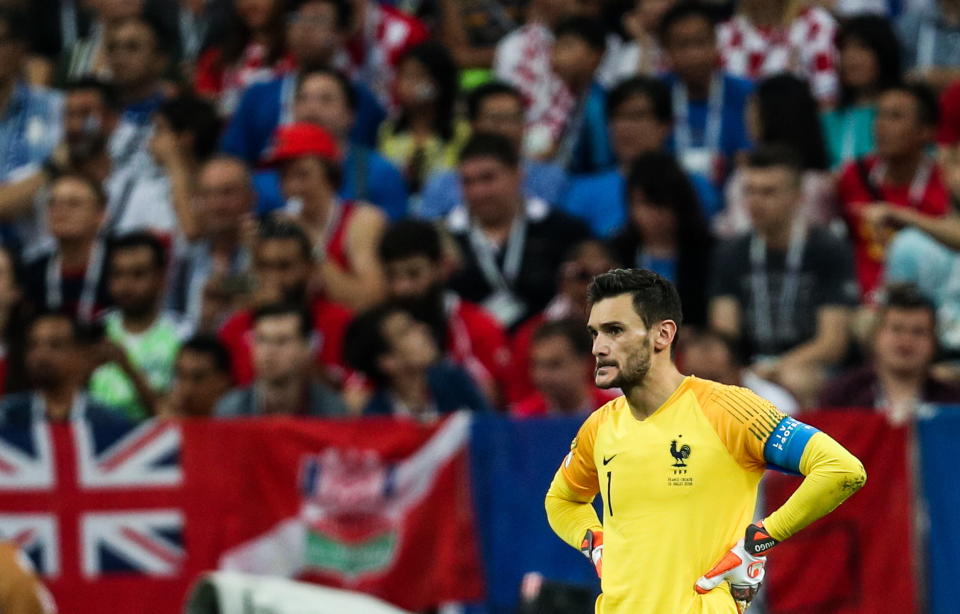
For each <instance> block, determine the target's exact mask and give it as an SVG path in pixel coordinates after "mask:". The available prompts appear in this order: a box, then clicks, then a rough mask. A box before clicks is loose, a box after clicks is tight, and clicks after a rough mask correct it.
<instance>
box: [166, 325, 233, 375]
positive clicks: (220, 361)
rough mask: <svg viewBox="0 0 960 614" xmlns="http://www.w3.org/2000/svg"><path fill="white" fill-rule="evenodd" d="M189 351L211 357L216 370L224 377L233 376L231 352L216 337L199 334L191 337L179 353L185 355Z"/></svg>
mask: <svg viewBox="0 0 960 614" xmlns="http://www.w3.org/2000/svg"><path fill="white" fill-rule="evenodd" d="M187 350H189V351H191V352H196V353H197V354H203V355H204V356H207V357H209V358H210V361H211V362H212V363H213V368H214V369H216V370H217V371H218V372H220V373H222V374H224V375H227V376H230V375H231V370H230V367H231V363H230V352H228V351H227V348H226V347H224V345H223V344H222V343H220V340H219V339H217V338H216V337H215V336H214V335H206V334H199V335H194V336H193V337H190V338H189V339H187V340H186V341H185V342H184V343H183V345H181V346H180V351H179V352H178V353H179V354H183V353H184V352H185V351H187Z"/></svg>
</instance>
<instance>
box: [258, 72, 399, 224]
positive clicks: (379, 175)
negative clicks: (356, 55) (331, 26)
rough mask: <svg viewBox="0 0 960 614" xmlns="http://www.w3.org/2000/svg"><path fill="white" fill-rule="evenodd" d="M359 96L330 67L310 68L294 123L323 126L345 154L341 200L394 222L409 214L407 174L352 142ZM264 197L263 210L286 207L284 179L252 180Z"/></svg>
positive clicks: (268, 173) (269, 173)
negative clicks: (377, 210) (374, 209)
mask: <svg viewBox="0 0 960 614" xmlns="http://www.w3.org/2000/svg"><path fill="white" fill-rule="evenodd" d="M356 104H357V98H356V92H355V90H354V89H353V86H352V85H351V84H350V81H349V80H348V79H347V78H346V77H345V76H344V75H343V74H342V73H340V72H338V71H336V70H333V69H332V68H307V69H304V70H303V71H301V72H300V78H299V80H298V82H297V92H296V95H295V98H294V103H293V121H294V122H306V123H309V124H315V125H317V126H320V127H321V128H323V129H324V130H326V131H327V132H329V133H330V136H332V137H333V138H334V140H335V141H336V142H337V147H338V148H339V149H340V151H342V152H344V155H343V162H342V164H341V165H340V171H341V175H342V178H343V179H342V183H341V185H340V190H339V192H338V195H339V196H340V198H343V199H346V200H360V201H364V202H369V203H370V204H372V205H376V206H377V207H379V208H380V209H383V211H384V213H386V214H387V216H389V217H390V218H391V219H400V218H402V217H403V216H404V215H406V213H407V186H406V183H405V182H404V179H403V175H401V174H400V171H399V170H397V167H395V166H394V165H393V164H391V163H390V161H388V160H387V159H386V158H384V157H383V156H382V155H381V154H380V152H378V151H376V150H374V149H371V148H369V147H367V146H365V145H361V144H359V143H354V142H352V141H351V140H350V127H351V126H352V125H353V124H354V117H355V113H356V110H357V109H356ZM254 183H255V185H256V187H257V192H258V193H259V195H260V204H259V207H258V209H259V211H261V212H268V211H272V210H274V209H278V208H280V207H282V206H283V197H282V196H281V195H280V177H279V175H278V174H277V172H276V171H274V170H263V171H260V172H258V173H257V174H256V175H254Z"/></svg>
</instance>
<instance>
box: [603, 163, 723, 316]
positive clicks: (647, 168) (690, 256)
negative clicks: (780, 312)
mask: <svg viewBox="0 0 960 614" xmlns="http://www.w3.org/2000/svg"><path fill="white" fill-rule="evenodd" d="M625 191H626V196H627V203H628V205H627V206H628V211H627V215H628V216H629V217H628V220H627V225H626V227H625V228H624V229H623V230H622V231H620V232H619V233H618V234H617V235H616V236H615V237H614V238H613V239H612V240H611V241H610V248H611V250H612V251H613V256H614V258H615V259H616V260H619V261H620V262H622V263H623V264H624V265H626V266H630V267H636V268H640V269H648V270H651V271H654V272H656V273H658V274H660V275H662V276H664V277H666V278H667V279H669V280H670V281H671V282H673V283H674V284H675V285H676V287H677V291H678V292H679V293H680V299H681V301H682V304H683V321H684V322H686V323H689V324H691V325H694V326H696V325H702V324H704V323H706V321H707V286H708V285H709V283H708V282H709V275H710V258H711V252H712V251H713V237H712V236H711V235H710V229H709V227H708V225H707V221H706V220H705V219H704V217H703V214H702V213H701V212H700V205H699V203H697V195H696V192H695V191H694V189H693V186H692V185H691V184H690V181H689V180H688V179H687V177H686V174H685V173H684V172H683V169H681V168H680V166H679V165H678V164H677V161H676V159H674V158H673V157H672V156H670V155H669V154H666V153H663V152H650V153H645V154H642V155H641V156H639V157H638V158H636V159H635V160H634V162H633V165H632V167H631V169H630V175H629V178H628V181H627V186H626V190H625Z"/></svg>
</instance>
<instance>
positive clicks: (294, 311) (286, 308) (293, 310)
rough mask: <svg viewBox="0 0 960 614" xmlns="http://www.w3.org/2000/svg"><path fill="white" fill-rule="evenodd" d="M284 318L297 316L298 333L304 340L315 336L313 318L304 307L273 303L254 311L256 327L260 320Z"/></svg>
mask: <svg viewBox="0 0 960 614" xmlns="http://www.w3.org/2000/svg"><path fill="white" fill-rule="evenodd" d="M284 316H296V318H297V320H298V322H299V324H298V326H297V332H299V333H300V337H301V338H302V339H304V340H306V339H309V338H310V335H312V334H313V318H312V317H311V315H310V312H309V311H307V309H306V308H305V307H304V306H303V305H298V304H296V303H271V304H268V305H263V306H261V307H257V308H256V309H254V310H253V325H254V326H256V325H257V322H259V321H260V320H265V319H267V318H282V317H284Z"/></svg>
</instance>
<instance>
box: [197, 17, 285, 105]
mask: <svg viewBox="0 0 960 614" xmlns="http://www.w3.org/2000/svg"><path fill="white" fill-rule="evenodd" d="M285 4H286V3H285V2H284V1H283V0H236V14H235V16H234V23H233V24H232V26H231V27H230V28H229V29H228V30H227V32H228V34H227V37H226V40H225V41H224V42H223V44H222V45H219V46H217V47H212V48H210V49H208V50H207V51H206V52H205V53H204V54H203V55H201V56H200V59H199V60H198V61H197V71H196V76H195V80H194V87H195V89H196V92H197V94H199V95H201V96H205V97H207V98H210V99H213V100H217V101H218V105H219V110H220V113H221V115H224V116H228V115H230V114H232V113H233V111H234V109H236V106H237V104H238V103H239V102H240V95H241V94H242V93H243V90H244V88H246V87H247V86H249V85H251V84H253V83H257V82H260V81H268V80H270V79H272V78H274V77H276V76H278V75H280V74H282V73H284V72H286V71H287V70H289V69H290V68H291V67H292V63H291V60H290V59H289V58H288V57H286V52H285V48H286V47H285V36H284V32H285V24H284V7H285Z"/></svg>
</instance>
